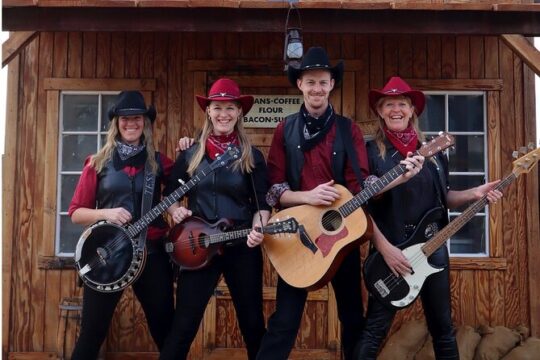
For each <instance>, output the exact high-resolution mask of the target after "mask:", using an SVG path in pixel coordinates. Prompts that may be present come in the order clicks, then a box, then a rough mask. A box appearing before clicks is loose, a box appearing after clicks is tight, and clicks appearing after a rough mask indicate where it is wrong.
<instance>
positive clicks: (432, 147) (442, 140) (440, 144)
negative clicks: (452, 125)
mask: <svg viewBox="0 0 540 360" xmlns="http://www.w3.org/2000/svg"><path fill="white" fill-rule="evenodd" d="M455 143H456V139H454V137H453V136H452V135H450V134H449V133H447V132H441V133H440V134H439V136H436V137H435V138H433V139H432V140H431V141H429V142H428V143H426V144H424V145H422V147H421V148H420V149H418V150H417V152H418V154H420V155H422V156H424V157H431V156H433V155H435V154H437V153H438V152H441V151H443V150H446V149H448V148H449V147H451V146H453V145H454V144H455Z"/></svg>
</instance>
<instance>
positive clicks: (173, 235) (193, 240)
mask: <svg viewBox="0 0 540 360" xmlns="http://www.w3.org/2000/svg"><path fill="white" fill-rule="evenodd" d="M231 225H232V224H231V222H230V221H229V220H227V219H221V220H219V221H217V222H215V223H213V224H209V223H208V222H206V221H204V220H203V219H201V218H199V217H196V216H192V217H189V218H188V219H187V220H186V221H184V222H181V223H179V224H177V225H175V226H174V227H173V229H172V230H171V232H170V233H169V240H170V242H168V243H166V244H165V249H166V251H167V252H168V253H169V255H170V256H171V259H172V260H173V261H174V262H175V263H176V264H177V265H179V266H180V268H181V269H182V270H197V269H201V268H203V267H205V266H206V265H208V263H209V262H210V260H211V259H212V258H213V257H214V255H216V254H218V253H220V252H221V249H222V247H223V245H224V244H227V243H230V242H232V241H234V240H237V239H241V238H245V237H246V236H248V234H249V233H250V232H251V229H242V230H233V231H225V230H226V229H227V228H230V227H231ZM260 231H261V232H262V233H264V234H284V233H295V232H297V231H298V223H297V222H296V220H295V219H294V218H290V219H287V220H284V221H278V222H274V223H272V224H268V225H267V226H263V227H262V228H261V230H260Z"/></svg>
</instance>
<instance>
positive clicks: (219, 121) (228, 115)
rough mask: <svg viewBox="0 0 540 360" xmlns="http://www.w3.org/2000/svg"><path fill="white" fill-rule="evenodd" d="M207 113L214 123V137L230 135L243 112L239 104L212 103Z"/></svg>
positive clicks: (227, 102)
mask: <svg viewBox="0 0 540 360" xmlns="http://www.w3.org/2000/svg"><path fill="white" fill-rule="evenodd" d="M207 112H208V116H209V117H210V121H212V127H213V129H212V132H213V133H214V135H229V134H231V133H232V132H233V131H234V127H235V125H236V122H237V121H238V118H239V117H240V114H241V113H242V110H241V108H240V106H239V105H238V103H236V102H233V101H212V102H210V105H208V109H207Z"/></svg>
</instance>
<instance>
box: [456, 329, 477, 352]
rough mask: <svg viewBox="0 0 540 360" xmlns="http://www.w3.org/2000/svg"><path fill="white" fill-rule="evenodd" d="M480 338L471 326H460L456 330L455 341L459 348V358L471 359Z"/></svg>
mask: <svg viewBox="0 0 540 360" xmlns="http://www.w3.org/2000/svg"><path fill="white" fill-rule="evenodd" d="M481 339H482V336H480V334H479V333H477V332H476V330H474V329H473V328H472V327H471V326H469V325H463V326H460V327H459V328H458V329H457V331H456V341H457V344H458V349H459V358H460V359H461V360H473V359H474V353H475V351H476V347H477V346H478V343H479V342H480V340H481Z"/></svg>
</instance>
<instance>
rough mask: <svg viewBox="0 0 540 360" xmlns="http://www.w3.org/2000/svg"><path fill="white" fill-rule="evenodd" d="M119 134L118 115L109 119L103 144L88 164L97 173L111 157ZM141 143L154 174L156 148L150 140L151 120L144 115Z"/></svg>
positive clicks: (156, 165)
mask: <svg viewBox="0 0 540 360" xmlns="http://www.w3.org/2000/svg"><path fill="white" fill-rule="evenodd" d="M119 136H120V131H119V130H118V116H115V117H114V118H113V119H112V120H111V124H110V126H109V131H108V132H107V137H106V141H105V145H103V147H102V148H101V149H100V150H99V151H98V152H97V153H96V154H94V155H92V158H91V159H90V166H92V167H94V169H96V172H97V173H100V172H101V170H103V167H104V166H105V164H106V163H107V161H109V160H111V159H112V156H113V153H114V151H115V150H116V140H118V138H119ZM141 140H142V143H143V144H144V145H146V152H147V154H148V155H147V159H148V163H149V165H150V169H152V172H153V173H154V174H157V172H158V169H159V166H158V164H157V162H156V149H155V148H154V142H153V140H152V122H151V121H150V119H149V118H148V117H147V116H145V117H144V128H143V133H142V136H141Z"/></svg>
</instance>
